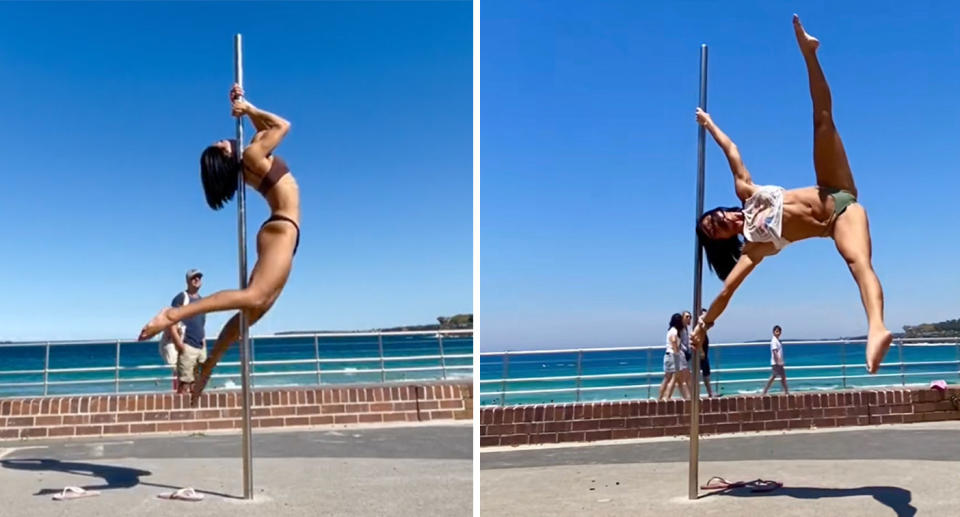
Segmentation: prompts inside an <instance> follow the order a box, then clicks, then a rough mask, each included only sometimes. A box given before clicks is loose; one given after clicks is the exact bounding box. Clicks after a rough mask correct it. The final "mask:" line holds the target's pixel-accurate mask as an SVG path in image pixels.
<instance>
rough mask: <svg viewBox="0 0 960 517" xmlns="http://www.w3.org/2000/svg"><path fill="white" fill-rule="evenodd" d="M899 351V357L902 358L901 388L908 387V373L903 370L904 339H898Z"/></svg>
mask: <svg viewBox="0 0 960 517" xmlns="http://www.w3.org/2000/svg"><path fill="white" fill-rule="evenodd" d="M897 351H898V355H899V357H900V385H901V386H906V385H907V375H906V372H905V371H904V368H903V340H902V339H899V338H898V339H897ZM878 369H879V368H878Z"/></svg>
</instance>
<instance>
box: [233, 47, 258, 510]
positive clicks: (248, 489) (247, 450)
mask: <svg viewBox="0 0 960 517" xmlns="http://www.w3.org/2000/svg"><path fill="white" fill-rule="evenodd" d="M233 78H234V82H236V83H237V84H239V85H240V86H241V87H242V86H243V42H242V38H241V36H240V34H237V35H236V36H234V38H233ZM234 151H235V152H236V156H237V160H241V161H242V160H243V117H237V144H236V146H234ZM246 190H247V189H246V184H245V183H244V181H243V167H240V172H239V173H238V174H237V239H238V241H239V248H240V289H246V288H247V212H246V210H247V196H246ZM240 383H241V385H242V390H241V391H242V396H243V498H244V499H253V440H252V439H251V436H250V434H251V426H250V329H249V327H248V326H247V316H246V314H244V313H243V311H242V310H241V311H240Z"/></svg>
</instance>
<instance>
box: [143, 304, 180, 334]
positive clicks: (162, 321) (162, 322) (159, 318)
mask: <svg viewBox="0 0 960 517" xmlns="http://www.w3.org/2000/svg"><path fill="white" fill-rule="evenodd" d="M169 310H170V307H166V308H164V309H163V310H161V311H160V313H159V314H157V315H156V316H154V317H153V319H152V320H150V322H149V323H147V324H146V325H144V326H143V329H141V330H140V337H138V338H137V341H146V340H147V339H150V338H152V337H153V336H156V335H157V334H159V333H160V332H162V331H163V329H165V328H167V327H169V326H170V325H173V320H171V319H170V317H169V316H167V312H168V311H169Z"/></svg>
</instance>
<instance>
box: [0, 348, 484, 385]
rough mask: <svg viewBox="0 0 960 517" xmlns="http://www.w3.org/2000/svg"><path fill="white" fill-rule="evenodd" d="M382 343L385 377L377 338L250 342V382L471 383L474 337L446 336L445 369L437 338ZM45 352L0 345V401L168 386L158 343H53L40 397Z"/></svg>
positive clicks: (225, 375)
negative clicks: (455, 380) (463, 380)
mask: <svg viewBox="0 0 960 517" xmlns="http://www.w3.org/2000/svg"><path fill="white" fill-rule="evenodd" d="M382 341H383V356H384V361H383V364H384V368H385V369H386V370H387V371H385V372H381V369H380V368H381V361H380V343H379V341H378V336H377V335H376V334H373V335H371V334H357V335H342V334H341V335H334V336H325V335H322V334H320V335H318V337H317V340H316V345H315V343H314V337H313V336H276V337H273V336H270V337H251V339H250V347H251V351H252V363H251V369H250V371H251V374H252V375H251V384H252V386H253V387H254V388H260V387H281V386H291V387H293V386H318V385H322V386H327V385H350V384H375V383H380V382H397V381H414V380H436V379H442V378H447V379H452V378H471V377H472V372H473V368H472V366H473V357H472V354H473V336H472V335H471V334H465V335H464V334H444V336H443V355H444V357H445V359H444V360H443V362H442V363H441V359H440V358H439V357H427V356H439V355H440V340H439V339H438V338H437V337H436V334H435V333H432V332H430V333H420V334H413V335H411V334H410V333H404V334H387V333H384V334H383V335H382ZM118 346H119V351H120V353H119V360H118V358H117V357H118V356H117V348H118ZM315 347H316V348H315ZM212 349H213V340H212V339H209V340H207V350H208V351H212ZM46 350H47V347H46V346H44V345H43V344H40V345H39V346H38V345H36V344H16V343H14V344H3V345H0V397H24V396H42V395H45V394H46V395H77V394H94V393H135V392H164V391H169V390H170V389H171V388H172V379H173V373H172V372H173V370H172V367H170V366H166V365H165V363H163V361H162V359H161V357H160V353H159V350H158V342H157V341H147V342H136V341H119V345H118V342H117V341H102V342H84V343H79V344H78V343H73V344H70V343H62V344H52V345H51V346H50V347H49V350H50V356H49V368H50V370H51V371H50V372H49V374H48V376H47V386H46V393H44V386H43V383H44V375H43V372H42V371H43V367H44V362H45V360H46ZM317 351H319V357H320V363H319V365H318V363H317V361H316V360H315V358H316V354H317ZM447 356H464V357H447ZM291 361H299V362H291ZM239 362H240V350H239V346H232V347H230V349H228V351H227V353H226V354H225V355H224V356H223V358H222V359H221V360H220V363H219V364H218V365H217V368H216V369H215V370H214V374H213V377H212V379H211V381H210V384H209V385H208V389H234V388H239V387H240V364H239ZM118 364H119V366H120V369H119V370H117V368H116V366H117V365H118ZM443 367H445V370H444V369H443ZM78 369H83V370H84V371H77V370H78ZM87 369H95V370H94V371H87ZM391 370H392V371H391ZM58 383H69V384H58Z"/></svg>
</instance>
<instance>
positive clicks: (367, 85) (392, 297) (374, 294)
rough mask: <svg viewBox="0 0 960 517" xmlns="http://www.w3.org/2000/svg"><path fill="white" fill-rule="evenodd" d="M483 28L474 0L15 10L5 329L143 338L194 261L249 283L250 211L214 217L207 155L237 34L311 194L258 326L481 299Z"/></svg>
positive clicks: (390, 317)
mask: <svg viewBox="0 0 960 517" xmlns="http://www.w3.org/2000/svg"><path fill="white" fill-rule="evenodd" d="M471 31H472V9H471V6H470V4H469V3H468V2H444V3H437V2H417V3H403V2H386V3H372V2H356V3H301V2H294V3H280V4H266V3H237V4H230V3H219V2H218V3H207V2H202V3H183V2H177V3H147V4H131V3H124V4H118V3H112V2H108V3H96V4H81V3H67V4H64V3H58V4H53V3H35V4H31V3H6V4H3V5H0V71H2V76H3V80H2V81H0V98H2V99H4V108H3V123H2V124H0V141H2V142H3V148H4V149H6V150H7V152H5V153H4V155H5V156H4V162H5V163H4V167H3V169H4V171H5V172H4V174H3V176H4V189H3V191H4V192H5V194H6V195H5V196H4V200H3V202H2V203H0V219H2V221H3V227H2V230H0V235H2V240H3V242H4V244H5V245H4V246H3V261H2V269H3V271H4V272H5V274H4V275H3V286H4V291H5V293H6V295H5V296H3V297H2V299H0V340H2V339H13V340H21V339H67V338H106V337H130V338H132V337H135V336H136V335H137V333H138V332H139V329H140V327H141V326H142V325H143V324H144V323H146V321H147V320H148V319H150V318H151V317H152V316H153V315H154V314H155V313H156V312H157V311H158V310H159V309H160V308H161V307H162V306H164V305H165V304H167V303H169V301H170V299H171V298H172V297H173V296H174V294H176V292H177V291H178V290H180V289H183V287H184V281H183V276H184V272H185V271H186V270H187V269H188V268H191V267H198V268H201V269H202V270H203V271H204V272H205V273H206V278H205V286H204V288H203V291H202V292H203V293H206V294H209V293H212V292H213V291H216V290H220V289H228V288H235V287H236V286H237V284H238V265H237V233H236V232H237V230H236V228H237V226H236V218H237V215H236V204H235V203H231V204H230V205H228V206H227V207H226V209H224V210H221V211H219V212H214V211H212V210H210V209H209V208H208V207H207V205H206V203H205V201H204V198H203V192H202V188H201V186H200V181H199V170H198V163H199V156H200V152H201V151H202V150H203V148H204V147H205V146H206V145H208V144H209V143H210V142H212V141H214V140H217V139H220V138H225V137H232V136H233V132H234V122H233V119H232V118H230V112H229V103H228V101H227V92H228V90H229V88H230V86H231V83H232V81H233V35H234V34H235V33H237V32H240V33H242V34H243V36H244V69H245V87H246V90H247V94H248V98H249V100H250V101H251V102H253V103H254V104H256V105H258V106H259V107H262V108H264V109H267V110H271V111H275V112H276V113H278V114H280V115H282V116H284V117H286V118H288V119H289V120H290V121H291V122H292V123H293V128H292V130H291V132H290V134H289V135H288V137H287V139H286V141H285V142H284V143H283V144H281V146H280V147H279V148H278V151H277V152H278V154H281V155H282V156H283V157H284V158H285V159H286V161H287V163H288V164H289V165H290V167H291V169H292V171H293V173H294V174H295V176H296V178H297V181H298V183H299V184H300V189H301V196H302V199H301V202H302V209H303V214H302V218H303V221H302V229H303V235H302V240H301V244H300V249H299V252H298V254H297V256H296V259H295V261H294V269H293V273H292V275H291V277H290V280H289V283H288V285H287V287H286V289H285V291H284V293H283V295H282V296H281V297H280V299H279V301H278V302H277V304H276V305H275V306H274V308H273V309H272V311H271V312H270V313H269V314H268V315H267V316H266V317H265V318H264V319H263V320H262V321H261V322H260V323H259V324H258V325H257V326H256V327H254V329H253V330H252V333H253V334H254V335H260V334H267V333H272V332H276V331H283V330H291V329H366V328H375V327H388V326H392V325H401V324H418V323H431V322H435V321H436V320H435V318H436V317H437V316H440V315H452V314H454V313H458V312H470V311H471V310H472V238H471V231H472V191H471V185H472V130H473V126H472V121H471V119H472V115H471V114H472V32H471ZM246 127H247V130H246V133H245V135H246V138H249V136H250V135H251V134H252V133H251V126H250V125H249V124H247V126H246ZM247 200H248V210H247V211H248V218H247V225H248V237H249V244H248V246H249V255H248V256H249V264H250V266H249V267H250V268H252V267H253V261H254V259H255V249H256V248H255V235H256V230H257V228H259V226H260V224H261V223H262V221H263V220H264V219H266V217H267V215H268V212H267V208H266V204H265V203H264V201H263V200H262V199H261V198H260V197H259V195H258V194H257V193H256V192H255V191H254V190H253V189H248V191H247ZM228 316H229V314H227V313H221V314H217V315H211V316H210V317H208V319H207V322H208V325H207V333H208V335H215V334H216V332H218V331H219V326H220V325H221V324H222V322H223V321H225V320H226V318H227V317H228Z"/></svg>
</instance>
